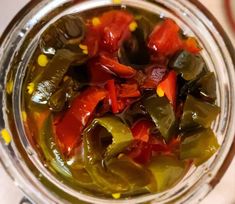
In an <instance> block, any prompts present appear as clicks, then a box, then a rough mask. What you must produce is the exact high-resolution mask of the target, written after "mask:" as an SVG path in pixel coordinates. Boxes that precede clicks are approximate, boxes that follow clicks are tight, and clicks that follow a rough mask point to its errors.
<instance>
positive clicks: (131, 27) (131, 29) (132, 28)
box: [129, 21, 138, 32]
mask: <svg viewBox="0 0 235 204" xmlns="http://www.w3.org/2000/svg"><path fill="white" fill-rule="evenodd" d="M136 28H138V24H137V23H136V22H135V21H133V22H132V23H131V24H130V25H129V30H130V31H131V32H134V31H135V30H136Z"/></svg>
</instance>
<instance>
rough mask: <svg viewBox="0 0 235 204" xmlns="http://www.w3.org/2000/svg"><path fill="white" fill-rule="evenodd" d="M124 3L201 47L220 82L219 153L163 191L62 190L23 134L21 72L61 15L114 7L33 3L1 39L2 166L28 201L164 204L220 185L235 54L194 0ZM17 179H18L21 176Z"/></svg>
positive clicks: (68, 1)
mask: <svg viewBox="0 0 235 204" xmlns="http://www.w3.org/2000/svg"><path fill="white" fill-rule="evenodd" d="M122 4H123V5H128V6H132V7H138V8H145V9H147V10H149V11H151V12H154V13H158V14H159V15H161V16H167V17H170V18H172V19H174V20H175V21H176V22H177V23H178V24H179V25H180V27H181V28H183V30H184V31H185V33H187V34H190V35H195V36H197V38H198V39H199V41H200V43H201V45H202V47H203V48H204V51H203V53H202V56H203V58H204V60H205V62H206V64H207V66H208V68H209V70H211V71H214V72H215V73H216V75H217V79H218V81H217V87H218V89H217V96H218V104H219V105H220V106H221V108H222V112H221V115H220V116H219V117H218V119H217V120H216V121H215V123H214V125H213V129H214V131H215V132H216V134H217V136H218V139H219V142H220V144H221V149H220V150H219V151H218V153H217V154H216V155H215V156H214V157H213V158H212V159H210V160H209V161H208V162H207V163H205V164H204V165H202V166H201V167H198V168H195V167H193V168H191V169H190V171H189V172H188V173H187V175H186V176H185V177H184V179H182V181H181V182H179V183H178V184H177V185H176V186H174V187H173V188H172V189H169V190H168V191H165V192H163V193H158V194H154V195H144V196H140V197H134V198H130V199H125V200H121V199H120V200H111V199H103V198H98V197H94V196H90V195H86V194H84V193H80V192H78V191H76V190H74V189H72V188H70V187H69V186H66V185H65V184H63V183H61V182H60V181H59V180H58V179H56V178H55V177H54V176H52V174H51V173H50V172H49V171H48V170H47V169H46V168H45V166H43V164H42V163H41V162H40V160H39V158H38V155H37V153H36V151H35V150H34V148H33V147H32V141H30V139H28V137H27V136H26V135H27V133H26V132H25V128H24V125H23V122H22V121H23V119H22V114H21V105H22V104H21V98H22V95H21V94H22V91H21V89H22V83H23V79H24V75H25V70H26V68H27V65H28V63H29V60H30V58H31V56H32V53H33V52H34V50H35V48H36V46H37V44H38V40H39V37H40V34H41V33H42V32H43V31H44V30H45V29H46V28H47V27H48V25H50V24H51V23H53V22H54V21H56V20H57V19H58V18H60V17H61V16H63V15H65V14H69V13H74V12H81V11H83V10H87V9H91V8H94V7H96V8H97V7H101V6H102V7H103V6H107V5H113V2H112V1H107V0H97V1H96V2H95V3H94V1H86V0H83V1H72V0H61V1H57V0H53V1H49V0H44V1H42V2H37V3H36V2H34V1H32V2H30V3H29V4H28V5H27V6H26V7H25V8H24V9H23V10H22V11H21V12H20V13H19V14H17V16H16V17H15V19H14V20H13V21H12V22H11V24H10V25H9V26H8V28H7V29H6V31H5V32H4V34H3V35H2V37H1V39H0V44H1V46H0V56H1V61H0V67H1V73H2V75H1V76H0V83H1V86H2V87H4V88H5V90H6V84H7V83H8V82H9V81H11V80H12V81H13V82H14V88H13V93H12V94H8V93H6V92H5V91H3V90H4V89H3V90H2V91H1V97H2V98H1V99H2V101H3V109H2V111H1V117H0V119H1V122H0V127H1V129H3V128H7V129H8V130H9V131H10V132H11V135H14V138H13V142H12V143H11V144H10V145H9V146H4V145H3V142H2V144H1V146H0V153H1V154H2V155H3V157H2V160H3V161H2V163H5V164H7V163H9V164H7V165H9V166H11V168H13V169H11V170H9V168H8V171H10V174H11V175H12V177H13V178H14V179H15V180H17V179H19V180H20V181H23V184H24V185H25V186H23V185H22V186H21V188H23V190H24V191H25V192H26V194H28V195H29V197H32V200H38V199H39V200H40V199H43V198H42V195H43V196H44V197H45V199H47V200H48V201H49V202H55V203H61V202H62V201H61V199H63V198H59V197H58V196H59V195H55V194H56V192H61V191H62V192H64V193H65V194H66V195H70V196H72V197H74V198H78V199H80V200H82V201H85V202H92V203H111V202H112V203H142V202H147V201H153V202H158V203H167V202H173V201H174V202H190V201H192V200H194V199H197V200H200V199H202V198H203V197H205V196H206V195H207V194H208V193H209V192H210V190H212V189H213V187H214V186H215V185H216V184H217V183H218V182H219V180H220V178H221V177H222V176H223V174H224V172H225V170H226V168H227V167H228V165H229V164H230V162H231V160H232V158H233V156H234V154H235V150H234V149H235V144H234V135H235V134H234V133H235V127H233V125H232V124H233V122H234V121H235V109H234V108H233V106H232V103H233V100H234V95H235V89H234V87H233V81H234V80H235V72H234V64H235V55H234V49H233V47H232V44H231V42H230V41H229V39H228V37H227V35H226V34H225V33H224V31H223V29H222V28H221V26H220V25H219V24H218V22H217V21H216V20H215V18H214V17H213V16H212V15H211V14H210V13H209V12H208V11H207V10H206V9H205V8H204V7H203V6H202V5H201V4H200V3H199V2H198V1H196V0H189V1H187V2H185V1H184V0H155V1H153V0H149V1H141V0H122ZM209 19H210V20H209ZM3 49H4V53H3ZM11 118H13V119H14V121H12V120H11ZM232 145H233V146H232ZM22 152H23V153H22ZM10 160H11V161H12V162H11V161H10ZM19 172H21V173H22V175H20V173H19ZM23 172H24V173H23ZM16 175H19V178H17V176H16ZM41 177H43V178H45V179H46V181H48V183H50V185H53V186H54V188H58V189H59V190H60V191H58V190H56V191H54V192H52V190H51V192H49V190H48V189H47V188H46V187H45V186H44V185H43V181H42V180H40V179H41ZM30 182H31V183H33V184H34V185H35V187H34V188H33V189H31V188H32V184H31V185H30ZM37 191H39V192H40V193H38V192H37ZM44 202H45V200H44ZM63 202H64V201H63Z"/></svg>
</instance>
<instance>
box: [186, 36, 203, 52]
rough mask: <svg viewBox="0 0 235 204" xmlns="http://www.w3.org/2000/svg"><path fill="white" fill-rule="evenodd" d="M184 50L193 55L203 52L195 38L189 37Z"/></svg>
mask: <svg viewBox="0 0 235 204" xmlns="http://www.w3.org/2000/svg"><path fill="white" fill-rule="evenodd" d="M184 49H185V50H187V51H188V52H191V53H193V54H198V53H199V52H200V51H201V50H202V48H201V47H200V46H199V44H198V42H197V39H196V38H194V37H189V38H187V40H185V41H184Z"/></svg>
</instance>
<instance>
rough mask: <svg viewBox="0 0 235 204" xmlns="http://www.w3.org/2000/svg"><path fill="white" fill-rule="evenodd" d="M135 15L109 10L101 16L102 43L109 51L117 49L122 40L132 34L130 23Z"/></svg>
mask: <svg viewBox="0 0 235 204" xmlns="http://www.w3.org/2000/svg"><path fill="white" fill-rule="evenodd" d="M133 20H134V17H133V15H131V14H129V13H127V12H125V11H109V12H106V13H104V14H103V15H102V16H101V18H100V21H101V24H102V25H103V34H102V43H103V46H104V47H105V48H106V49H107V51H109V52H114V51H117V50H118V48H119V46H120V44H121V42H122V41H123V40H124V39H126V38H127V37H128V36H129V35H130V31H129V24H130V23H131V22H132V21H133Z"/></svg>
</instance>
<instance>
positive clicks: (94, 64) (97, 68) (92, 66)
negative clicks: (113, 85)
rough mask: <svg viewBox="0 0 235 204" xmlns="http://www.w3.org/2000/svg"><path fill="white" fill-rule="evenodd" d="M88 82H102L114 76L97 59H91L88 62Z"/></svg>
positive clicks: (93, 83) (94, 83)
mask: <svg viewBox="0 0 235 204" xmlns="http://www.w3.org/2000/svg"><path fill="white" fill-rule="evenodd" d="M88 67H89V74H90V83H91V84H92V85H97V84H104V83H106V82H107V81H108V80H111V79H113V78H114V76H113V75H112V74H110V73H108V72H107V71H106V70H105V69H104V68H103V67H102V66H101V64H100V63H99V62H98V61H97V60H92V61H90V62H89V63H88Z"/></svg>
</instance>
